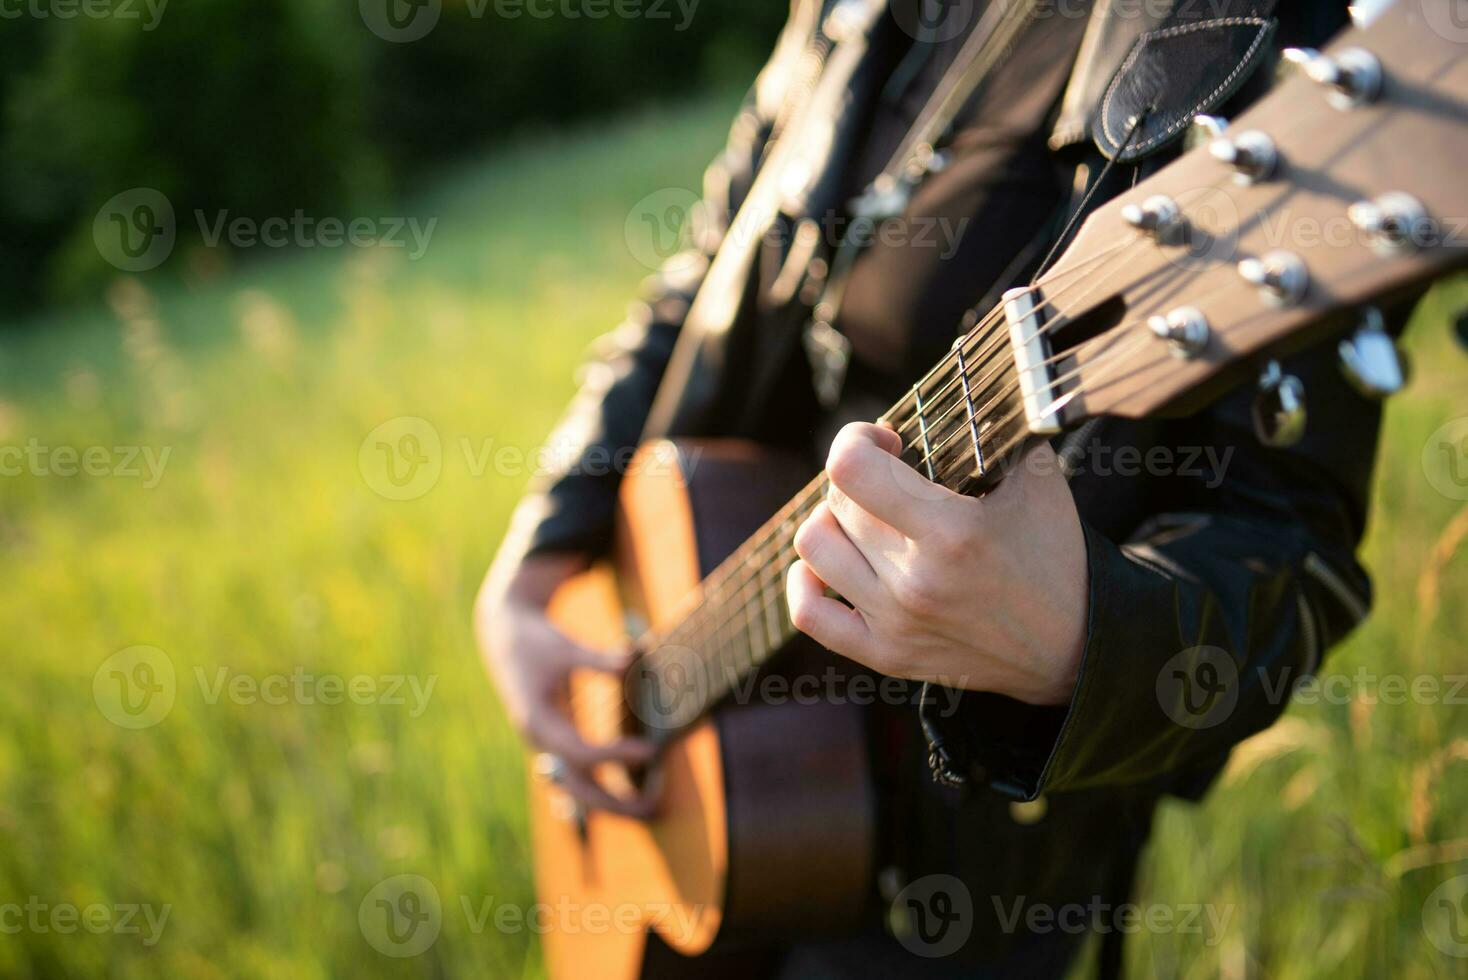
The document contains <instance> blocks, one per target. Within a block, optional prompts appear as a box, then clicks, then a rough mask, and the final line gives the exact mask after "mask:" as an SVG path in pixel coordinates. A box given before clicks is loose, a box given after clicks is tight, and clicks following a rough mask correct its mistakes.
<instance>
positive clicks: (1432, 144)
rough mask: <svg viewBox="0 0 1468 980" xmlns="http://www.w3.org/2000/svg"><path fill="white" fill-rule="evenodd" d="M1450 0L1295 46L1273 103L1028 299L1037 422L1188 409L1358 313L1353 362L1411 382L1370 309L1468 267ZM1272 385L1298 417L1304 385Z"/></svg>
mask: <svg viewBox="0 0 1468 980" xmlns="http://www.w3.org/2000/svg"><path fill="white" fill-rule="evenodd" d="M1451 4H1452V0H1398V2H1396V3H1395V4H1394V5H1391V6H1389V7H1387V8H1386V9H1384V10H1380V11H1378V12H1377V14H1376V16H1375V19H1374V20H1373V21H1372V22H1371V23H1370V24H1369V25H1368V26H1366V27H1358V28H1353V29H1351V30H1348V31H1346V32H1344V33H1343V34H1342V36H1341V37H1340V38H1339V39H1338V40H1337V41H1336V42H1335V43H1334V44H1332V45H1331V46H1330V47H1329V48H1328V49H1326V51H1325V52H1324V53H1320V52H1302V51H1292V52H1289V53H1288V55H1287V58H1286V61H1287V63H1288V64H1289V65H1291V66H1292V67H1293V68H1294V70H1293V71H1292V72H1289V73H1287V77H1285V78H1284V79H1283V80H1282V81H1281V82H1280V83H1279V84H1277V85H1276V86H1275V88H1274V89H1273V90H1272V91H1271V92H1270V93H1269V94H1268V95H1267V96H1266V97H1264V98H1262V99H1260V100H1259V101H1258V102H1257V103H1256V104H1255V105H1254V106H1253V107H1252V108H1251V109H1250V110H1249V111H1248V112H1246V113H1245V114H1243V115H1242V116H1241V117H1240V118H1238V119H1236V120H1233V121H1232V122H1231V123H1229V124H1228V125H1227V128H1226V130H1223V131H1221V132H1219V133H1218V134H1217V135H1216V137H1215V138H1214V139H1212V140H1211V141H1204V142H1202V143H1201V144H1200V145H1198V146H1196V147H1195V148H1194V149H1192V150H1190V151H1188V152H1187V153H1185V154H1184V155H1183V156H1182V157H1181V158H1180V159H1179V160H1177V161H1176V162H1175V163H1174V164H1172V165H1171V166H1168V167H1166V168H1165V169H1163V170H1162V171H1160V172H1158V173H1157V174H1156V175H1155V176H1153V177H1152V178H1150V179H1148V180H1146V181H1143V182H1142V183H1140V184H1138V185H1137V186H1136V187H1135V188H1133V189H1132V190H1130V191H1128V192H1127V193H1125V194H1122V195H1120V196H1119V197H1118V198H1117V199H1115V200H1113V201H1111V202H1109V203H1108V204H1106V205H1105V206H1103V207H1101V208H1100V209H1098V210H1097V211H1096V212H1095V213H1094V214H1093V215H1092V216H1091V217H1090V218H1089V219H1088V220H1087V221H1086V222H1085V224H1084V225H1083V226H1082V228H1081V230H1080V232H1079V233H1078V235H1077V237H1076V240H1075V241H1074V243H1073V244H1072V245H1071V246H1070V248H1069V249H1068V250H1067V251H1066V252H1065V254H1064V255H1063V256H1062V257H1061V258H1060V260H1059V261H1058V262H1057V263H1056V264H1055V266H1054V267H1053V268H1051V269H1050V270H1049V271H1047V272H1046V273H1045V275H1043V276H1042V277H1041V278H1040V279H1039V280H1038V281H1037V282H1036V283H1035V285H1034V286H1033V287H1031V288H1030V289H1028V290H1023V291H1015V293H1014V295H1013V296H1012V297H1010V298H1011V300H1012V302H1011V303H1010V305H1009V307H1008V310H1007V312H1008V313H1009V319H1010V322H1011V333H1012V336H1013V337H1014V338H1015V340H1016V343H1015V344H1014V348H1015V359H1016V363H1017V367H1018V368H1019V370H1020V372H1021V380H1022V381H1023V382H1025V384H1024V387H1025V391H1026V396H1027V397H1026V408H1027V417H1028V422H1029V427H1030V429H1031V431H1034V432H1037V433H1043V432H1047V431H1054V430H1055V429H1057V428H1059V427H1061V426H1067V425H1073V424H1075V423H1077V422H1079V421H1081V420H1082V419H1084V418H1087V417H1090V416H1096V415H1120V416H1131V417H1138V416H1144V415H1153V414H1159V413H1165V412H1175V411H1181V410H1186V409H1188V408H1190V407H1192V406H1194V405H1195V404H1197V403H1199V402H1200V401H1203V400H1206V399H1208V398H1211V397H1214V396H1216V395H1217V394H1218V393H1219V392H1220V391H1221V390H1222V389H1223V388H1225V387H1226V386H1227V385H1229V384H1230V383H1232V382H1233V381H1235V380H1236V379H1237V378H1238V377H1239V376H1240V375H1241V374H1243V373H1244V372H1247V371H1250V370H1254V371H1258V370H1260V369H1264V368H1265V367H1266V365H1268V364H1269V362H1270V359H1271V358H1273V357H1275V356H1278V355H1281V354H1284V353H1288V352H1290V351H1292V350H1296V349H1299V348H1301V347H1303V346H1305V345H1308V344H1310V343H1314V342H1318V341H1320V340H1321V339H1323V338H1324V337H1325V336H1326V335H1328V334H1329V333H1331V332H1333V331H1339V330H1340V328H1341V327H1342V326H1343V324H1349V323H1358V324H1364V325H1365V329H1364V330H1362V331H1361V332H1360V333H1359V334H1358V335H1357V337H1356V338H1355V340H1354V341H1353V342H1348V343H1347V344H1343V345H1342V352H1341V353H1342V357H1343V360H1344V361H1345V367H1346V368H1347V370H1348V372H1350V373H1352V375H1353V377H1354V378H1355V380H1357V382H1358V384H1360V385H1361V386H1362V387H1363V389H1366V390H1368V391H1369V392H1370V393H1375V394H1382V393H1388V392H1389V391H1390V390H1391V389H1392V388H1393V387H1396V386H1400V383H1401V379H1400V377H1395V378H1394V377H1393V368H1394V363H1395V362H1394V361H1393V360H1392V357H1391V355H1392V353H1393V348H1392V347H1391V344H1390V341H1389V340H1387V339H1386V337H1385V335H1384V334H1383V333H1381V331H1380V329H1379V327H1378V328H1377V329H1376V330H1372V329H1370V328H1371V327H1372V325H1373V317H1376V321H1375V322H1376V323H1378V324H1379V317H1378V316H1377V315H1376V314H1374V313H1373V312H1372V304H1375V303H1379V302H1383V301H1384V300H1387V299H1389V298H1390V297H1391V296H1392V295H1394V294H1400V293H1403V292H1405V291H1407V290H1410V289H1412V288H1413V287H1414V286H1417V285H1420V284H1421V283H1423V282H1425V281H1429V280H1431V279H1433V278H1436V277H1438V276H1441V275H1442V274H1444V273H1445V272H1447V271H1450V270H1451V269H1452V268H1454V267H1456V266H1461V265H1465V264H1468V174H1465V172H1464V170H1465V166H1468V57H1465V56H1468V28H1461V27H1455V25H1454V22H1453V21H1452V20H1451V16H1450V14H1449V8H1450V7H1451ZM1438 14H1440V15H1441V16H1438ZM1021 293H1023V295H1020V294H1021ZM1031 306H1032V307H1033V310H1031V309H1028V308H1027V307H1031ZM1383 342H1384V343H1385V344H1386V346H1385V347H1383V346H1382V343H1383ZM1273 380H1274V387H1273V389H1272V390H1273V393H1274V394H1275V396H1276V397H1278V398H1279V399H1281V400H1282V402H1284V404H1282V405H1281V406H1280V411H1279V413H1278V414H1279V418H1280V419H1281V420H1285V419H1287V417H1288V415H1289V414H1290V413H1289V412H1288V411H1287V409H1288V408H1289V405H1288V402H1289V400H1290V399H1291V398H1293V397H1296V396H1297V395H1298V392H1295V391H1292V390H1291V389H1290V385H1289V381H1290V379H1288V378H1281V377H1279V376H1278V373H1277V372H1276V376H1275V378H1274V379H1273ZM1291 434H1292V433H1289V432H1284V433H1279V434H1278V435H1279V436H1280V440H1279V441H1280V442H1281V443H1284V442H1287V441H1288V438H1289V436H1290V435H1291Z"/></svg>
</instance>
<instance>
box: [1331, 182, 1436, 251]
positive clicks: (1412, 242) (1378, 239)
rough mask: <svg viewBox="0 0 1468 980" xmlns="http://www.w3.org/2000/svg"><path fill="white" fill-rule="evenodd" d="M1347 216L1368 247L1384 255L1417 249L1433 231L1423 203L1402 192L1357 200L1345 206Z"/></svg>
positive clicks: (1392, 192)
mask: <svg viewBox="0 0 1468 980" xmlns="http://www.w3.org/2000/svg"><path fill="white" fill-rule="evenodd" d="M1346 215H1347V216H1348V217H1349V218H1350V219H1351V222H1352V224H1354V225H1355V226H1356V227H1357V228H1358V229H1359V230H1360V231H1361V233H1362V234H1363V235H1365V236H1366V241H1367V242H1369V243H1370V245H1371V247H1372V248H1374V249H1376V250H1377V251H1378V252H1381V253H1383V254H1391V253H1394V252H1405V251H1408V250H1410V249H1414V248H1419V247H1421V246H1422V245H1423V244H1425V243H1426V240H1427V239H1428V237H1429V234H1430V232H1431V230H1432V229H1431V227H1430V226H1429V223H1428V220H1427V209H1426V208H1424V207H1423V206H1422V202H1421V201H1419V200H1417V198H1415V197H1413V196H1412V195H1411V194H1407V193H1405V192H1403V191H1391V192H1390V193H1387V194H1383V195H1381V196H1380V197H1378V198H1376V199H1375V200H1372V201H1357V202H1356V203H1355V204H1352V205H1351V206H1350V207H1349V208H1347V209H1346Z"/></svg>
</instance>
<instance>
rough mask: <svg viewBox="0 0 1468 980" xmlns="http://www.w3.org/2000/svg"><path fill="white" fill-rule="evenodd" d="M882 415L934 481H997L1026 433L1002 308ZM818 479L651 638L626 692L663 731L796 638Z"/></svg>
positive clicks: (688, 720) (952, 484)
mask: <svg viewBox="0 0 1468 980" xmlns="http://www.w3.org/2000/svg"><path fill="white" fill-rule="evenodd" d="M880 421H882V422H885V423H886V424H888V425H890V426H891V427H892V428H894V429H895V430H896V431H897V432H898V434H899V435H901V436H902V439H903V451H902V460H903V462H905V463H906V464H907V465H909V466H911V467H913V468H914V469H915V470H917V471H918V472H919V473H921V474H923V475H924V476H926V477H927V478H928V479H930V480H932V481H933V482H935V483H939V484H941V485H943V486H945V487H947V488H948V489H950V490H953V491H954V492H957V493H971V492H973V491H974V490H975V489H977V488H981V487H983V486H985V485H987V484H989V483H991V482H993V481H994V480H996V479H997V478H998V475H999V473H1000V471H1001V469H1002V462H1003V461H1004V460H1006V459H1007V458H1009V457H1010V456H1011V455H1012V454H1013V452H1014V451H1015V450H1016V449H1018V448H1019V447H1020V446H1022V445H1023V444H1024V443H1025V442H1026V441H1027V440H1028V438H1029V430H1028V428H1027V425H1026V421H1025V415H1024V411H1023V407H1022V396H1021V393H1020V391H1019V383H1018V381H1017V380H1016V372H1015V367H1014V359H1013V357H1012V356H1011V353H1010V346H1009V339H1008V336H1007V331H1006V329H1005V325H1004V321H1003V317H1002V315H1001V314H1000V313H999V311H995V313H993V314H991V315H990V316H988V317H985V318H984V319H983V320H982V321H981V322H980V323H979V324H978V325H976V326H975V327H974V328H973V329H972V330H971V331H970V332H969V333H968V334H967V335H965V336H964V337H963V338H962V339H961V341H960V342H959V343H957V344H955V345H954V347H953V350H952V351H950V352H949V354H948V355H946V356H945V357H944V358H943V360H942V361H940V362H939V363H938V365H937V366H936V367H935V368H933V370H932V371H930V372H929V373H928V374H927V375H926V376H925V377H924V378H923V379H922V380H921V381H919V382H918V383H917V384H915V385H913V387H912V388H911V389H909V391H908V392H907V393H906V394H905V395H904V396H903V398H902V399H901V400H900V401H898V403H897V404H896V405H894V406H893V407H892V408H891V409H889V410H888V411H887V412H886V413H885V414H884V415H883V416H882V418H881V420H880ZM829 485H830V484H829V481H828V480H827V478H826V475H825V474H824V473H822V474H821V475H820V476H818V477H816V478H815V479H814V480H812V481H811V482H810V483H809V484H808V485H807V486H806V487H805V488H804V489H803V490H801V491H800V493H798V494H796V495H795V496H794V497H793V498H791V500H790V501H789V502H788V503H787V504H786V505H785V506H784V507H782V508H781V509H780V510H779V511H778V512H776V513H775V515H774V516H773V517H771V518H770V519H769V520H768V521H767V522H765V524H764V525H763V526H762V527H761V528H760V529H759V530H758V531H757V532H755V534H753V535H752V536H751V537H750V538H749V539H748V540H746V541H745V543H744V544H743V545H741V546H740V547H739V548H738V549H737V550H736V551H735V552H734V553H733V554H731V555H730V556H729V557H728V558H727V559H725V560H724V562H722V563H721V564H720V565H719V566H718V567H717V568H715V569H714V570H713V572H711V573H710V574H709V575H708V577H707V578H705V579H704V580H703V582H702V583H701V585H700V588H699V591H698V594H697V600H696V601H695V602H694V604H693V605H692V607H691V609H690V611H689V612H688V613H687V615H685V616H684V618H683V619H682V620H681V621H679V622H678V623H677V624H676V625H675V626H673V627H672V628H671V629H668V630H666V631H663V632H660V633H655V634H650V635H649V636H647V637H645V638H644V639H643V641H642V643H641V644H640V646H641V649H642V650H643V651H644V653H643V656H642V657H641V658H640V660H639V661H638V664H637V666H636V667H634V668H633V669H634V671H635V672H636V674H635V677H634V678H633V683H632V684H631V685H630V686H629V692H630V693H631V695H632V696H633V697H634V698H636V700H637V702H638V703H637V704H636V705H635V706H634V710H635V712H636V714H637V716H638V718H639V719H640V720H641V721H642V722H643V723H644V724H645V725H646V726H647V727H648V729H649V730H650V731H652V732H654V733H656V734H668V735H671V734H676V733H677V732H680V731H682V730H684V729H686V728H687V727H688V726H690V725H692V724H693V723H694V722H696V721H697V720H698V719H699V718H700V717H702V716H703V715H704V714H705V713H706V712H707V711H708V710H709V709H710V708H711V707H713V706H714V705H715V704H717V703H718V702H719V701H721V700H723V699H724V698H726V697H728V696H729V695H730V694H731V693H736V692H737V691H738V690H740V688H741V684H742V683H743V682H745V681H747V680H748V679H750V678H751V677H753V676H754V674H755V672H756V671H758V670H759V668H760V667H761V666H762V665H763V664H764V663H765V662H766V661H767V660H768V659H769V658H770V657H771V656H772V655H773V654H774V653H775V652H777V651H778V650H780V649H782V648H783V647H784V646H785V645H786V644H787V643H788V642H789V641H790V640H791V639H792V638H793V637H794V636H795V632H796V631H795V628H794V627H793V626H792V625H791V623H790V615H789V610H788V608H787V605H786V602H785V570H786V569H787V568H788V567H789V566H790V563H791V562H793V561H794V560H795V557H796V555H795V532H796V530H797V529H798V528H799V527H800V525H801V523H802V522H803V521H804V520H805V519H806V518H807V517H809V516H810V514H811V512H812V511H814V510H815V508H816V506H817V505H818V504H819V503H820V502H821V500H823V499H824V498H825V496H826V492H827V490H828V488H829Z"/></svg>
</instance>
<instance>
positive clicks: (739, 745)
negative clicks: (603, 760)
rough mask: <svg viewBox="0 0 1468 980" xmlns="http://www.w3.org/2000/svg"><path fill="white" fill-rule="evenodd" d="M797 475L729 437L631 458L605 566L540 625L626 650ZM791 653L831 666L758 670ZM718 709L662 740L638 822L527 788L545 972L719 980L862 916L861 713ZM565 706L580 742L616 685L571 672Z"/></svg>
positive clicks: (621, 709)
mask: <svg viewBox="0 0 1468 980" xmlns="http://www.w3.org/2000/svg"><path fill="white" fill-rule="evenodd" d="M810 475H811V471H810V468H809V467H802V466H800V465H799V464H797V463H793V462H791V461H789V460H785V459H782V458H779V457H775V456H772V455H769V454H767V453H765V452H763V451H761V450H759V449H756V448H754V447H753V446H751V445H748V444H744V443H736V442H701V443H687V444H683V443H676V444H675V443H668V442H660V443H654V444H651V445H649V446H645V447H643V449H642V450H641V451H640V452H639V454H638V456H637V457H636V459H635V460H634V461H633V463H632V465H631V466H630V467H629V472H628V474H627V476H626V477H625V478H624V481H623V487H622V493H621V501H620V513H619V517H618V536H617V544H616V548H615V561H614V563H612V565H611V566H610V567H598V568H596V569H593V570H592V571H589V572H587V573H585V574H583V575H582V576H580V577H578V578H576V579H575V580H573V581H571V582H568V583H567V584H566V585H565V586H564V587H563V588H562V589H561V590H560V591H559V592H558V594H557V595H556V596H555V598H554V600H553V602H552V606H551V614H552V617H553V618H554V620H555V621H556V623H557V624H558V625H559V626H560V627H561V628H562V629H564V630H565V631H566V632H567V633H569V634H570V635H572V636H573V637H575V638H576V639H578V640H580V641H581V642H583V643H587V644H590V645H594V646H599V647H604V648H614V647H618V646H621V645H623V644H625V643H627V642H629V641H630V640H635V639H637V634H640V632H641V629H638V628H634V629H631V630H629V628H628V627H629V622H632V621H634V620H635V619H640V621H641V623H642V624H646V625H651V626H654V627H656V626H657V625H658V624H660V623H663V622H667V621H670V620H671V619H673V618H675V617H676V616H678V615H679V613H680V612H681V611H683V610H685V609H686V607H687V602H688V599H689V597H690V594H691V593H693V592H694V590H696V589H697V588H698V585H699V582H700V580H701V579H702V578H703V576H704V575H705V574H706V573H707V572H708V571H709V570H710V569H712V568H713V567H714V566H715V565H717V564H718V562H719V561H720V560H722V559H723V558H724V557H726V556H727V554H728V553H729V552H731V551H732V550H733V549H734V548H735V547H736V546H737V545H738V544H739V542H740V541H741V540H743V538H744V537H745V536H746V535H748V534H749V533H750V532H751V531H752V530H753V529H754V528H756V527H757V526H759V524H760V522H761V521H763V520H764V519H765V518H766V517H768V515H769V514H770V513H771V512H772V511H774V510H775V507H776V505H777V504H778V503H779V502H780V501H781V500H783V499H784V497H785V496H788V494H789V492H790V491H791V489H792V488H794V487H798V486H799V485H800V484H801V483H802V482H803V481H804V480H805V479H806V478H808V477H809V476H810ZM782 571H783V570H782ZM629 614H630V616H629ZM792 646H794V647H799V646H800V643H799V642H798V641H797V642H796V643H795V644H792ZM803 655H804V656H811V655H815V656H820V657H823V658H825V659H826V660H827V661H829V660H830V659H832V658H831V655H830V654H825V653H819V652H816V651H812V650H810V649H806V650H804V651H802V650H799V649H791V650H788V651H784V652H782V654H781V656H780V657H779V659H778V660H777V661H776V662H775V663H774V664H772V665H770V667H767V668H766V670H767V671H768V670H771V669H773V670H776V671H779V670H781V669H788V665H789V663H790V662H792V661H794V660H796V659H798V658H799V657H801V656H803ZM733 700H734V702H735V703H727V702H726V703H725V704H724V705H723V706H721V707H720V708H718V709H717V710H716V711H714V712H713V714H712V715H711V716H710V717H708V718H706V719H705V720H703V721H702V722H700V723H699V724H698V725H697V726H696V727H694V728H693V729H692V730H690V731H688V732H686V733H684V734H683V735H681V736H680V737H678V738H676V739H675V740H673V741H671V742H669V743H668V744H667V745H666V746H665V748H664V751H663V753H662V755H661V757H660V761H659V763H658V765H657V766H656V767H655V769H654V770H653V772H652V773H651V775H650V780H651V782H652V785H654V786H656V787H657V790H658V795H659V798H660V799H661V806H660V809H659V813H658V816H656V817H655V818H654V819H653V820H651V821H649V822H640V821H635V820H631V819H627V818H624V817H620V816H616V815H612V814H608V813H605V812H602V811H591V812H585V811H582V810H580V809H579V808H578V807H577V806H576V805H575V804H574V803H573V801H572V800H571V799H570V797H569V796H568V795H567V794H566V793H565V792H564V791H562V790H561V789H560V788H559V787H558V786H556V785H555V784H554V782H552V781H551V780H548V779H546V778H543V777H539V776H536V775H532V776H531V785H530V800H531V823H532V829H533V833H534V843H535V877H536V891H537V895H538V900H539V902H540V903H541V904H542V906H543V909H544V915H543V923H542V924H543V925H544V926H545V929H546V931H545V932H544V933H543V936H542V939H543V943H544V949H545V957H546V964H547V969H548V972H549V974H550V976H552V977H566V978H571V977H575V978H580V977H587V976H596V977H606V978H613V980H615V978H630V977H639V976H643V977H647V976H683V975H695V974H696V975H698V976H700V977H702V976H708V975H719V974H720V973H721V972H723V971H724V970H728V971H730V972H731V973H732V972H733V971H736V970H741V969H742V965H743V964H745V963H747V960H745V959H743V958H742V957H743V956H744V955H745V954H743V953H742V951H745V950H751V949H755V948H757V947H760V946H766V947H768V946H769V945H771V944H774V943H779V942H781V941H782V940H785V939H788V938H790V937H791V936H793V935H795V934H802V935H808V934H809V933H810V932H811V931H812V930H819V929H822V928H832V927H839V926H841V925H843V924H850V923H852V922H854V921H855V920H856V919H857V917H858V916H859V914H860V912H861V910H862V909H863V907H864V905H865V903H866V902H867V899H868V893H869V891H870V889H871V882H872V873H871V855H872V846H873V845H872V839H873V836H874V831H873V822H874V811H875V803H874V796H873V788H872V784H871V777H870V774H869V769H868V760H867V755H866V745H865V738H864V716H863V713H862V709H861V708H859V707H856V706H854V705H852V704H849V703H832V702H830V701H826V700H819V701H816V702H815V703H809V701H807V703H795V702H793V701H789V700H784V701H778V702H774V703H761V701H760V699H759V698H750V699H747V701H748V703H738V702H739V701H740V700H744V699H738V698H736V699H733ZM570 711H571V713H572V717H573V718H574V719H575V721H576V724H577V726H578V728H579V729H580V730H581V731H582V732H583V734H584V735H585V736H586V738H587V739H588V741H591V742H593V743H594V742H599V741H608V740H610V739H611V738H613V737H615V736H616V735H617V734H618V733H619V732H622V731H625V730H627V729H628V727H629V721H633V720H632V719H629V717H628V711H627V708H626V699H625V698H624V696H623V688H622V682H621V680H620V679H619V678H616V677H610V676H606V675H598V674H595V673H591V672H587V673H586V674H578V675H577V676H576V677H575V678H574V679H573V684H572V691H571V702H570ZM633 727H635V725H634V726H633ZM533 769H534V767H533V766H532V770H533ZM608 769H609V771H607V772H605V773H602V774H599V775H601V776H602V777H603V781H604V782H605V783H606V784H607V785H608V786H610V787H612V788H614V789H615V788H616V787H617V786H618V783H619V781H621V785H623V786H625V785H626V782H625V780H626V774H625V773H622V772H619V771H612V770H611V767H608ZM741 975H747V973H741Z"/></svg>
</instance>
